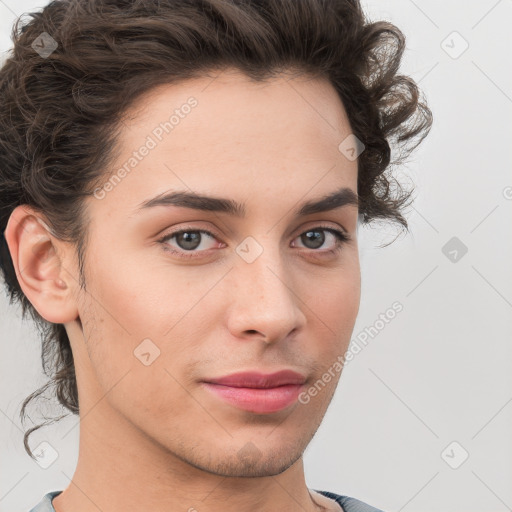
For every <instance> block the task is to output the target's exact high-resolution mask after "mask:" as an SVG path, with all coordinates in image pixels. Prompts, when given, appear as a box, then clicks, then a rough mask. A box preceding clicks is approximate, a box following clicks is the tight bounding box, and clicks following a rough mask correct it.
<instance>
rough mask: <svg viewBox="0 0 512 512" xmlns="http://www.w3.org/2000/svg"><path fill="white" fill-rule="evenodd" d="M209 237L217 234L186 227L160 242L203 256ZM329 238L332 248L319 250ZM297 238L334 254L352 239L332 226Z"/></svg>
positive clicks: (176, 251) (181, 252) (169, 248)
mask: <svg viewBox="0 0 512 512" xmlns="http://www.w3.org/2000/svg"><path fill="white" fill-rule="evenodd" d="M325 233H328V235H329V236H326V235H325ZM208 238H210V239H212V240H215V239H216V235H215V234H213V233H211V232H210V231H207V230H205V229H196V228H185V229H181V230H179V231H174V232H172V233H169V234H167V235H165V236H163V237H162V238H160V239H159V240H158V242H159V243H161V244H162V245H163V246H164V250H165V251H168V252H170V253H171V254H175V255H177V256H178V257H180V258H196V257H201V253H202V252H207V251H208V250H209V249H210V248H211V247H212V245H211V244H210V247H208V240H207V239H208ZM329 238H331V239H332V243H331V244H330V245H331V248H330V249H328V250H323V251H319V250H318V249H319V248H321V247H322V246H323V245H325V242H326V240H328V239H329ZM173 239H175V242H176V245H177V246H178V247H176V246H172V245H170V244H169V241H170V240H173ZM296 239H300V240H301V242H302V243H303V244H305V245H306V249H312V250H313V251H314V252H317V253H320V254H333V253H336V252H338V251H340V250H341V249H342V246H343V244H344V243H346V242H347V241H349V240H350V237H349V236H348V235H347V234H346V233H344V232H343V231H340V230H337V229H334V228H332V227H323V226H316V227H314V228H312V229H308V230H307V231H304V232H303V233H302V234H300V235H299V236H298V237H296ZM221 243H222V242H221ZM205 245H206V247H205ZM214 245H215V244H213V246H214ZM221 248H222V247H221ZM196 249H202V250H196ZM186 253H189V254H186Z"/></svg>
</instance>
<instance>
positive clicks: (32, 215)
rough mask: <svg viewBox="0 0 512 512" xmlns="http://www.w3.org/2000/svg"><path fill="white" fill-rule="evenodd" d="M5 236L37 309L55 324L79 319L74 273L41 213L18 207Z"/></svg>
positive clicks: (22, 281) (23, 284)
mask: <svg viewBox="0 0 512 512" xmlns="http://www.w3.org/2000/svg"><path fill="white" fill-rule="evenodd" d="M5 239H6V241H7V245H8V247H9V252H10V254H11V258H12V261H13V264H14V269H15V271H16V276H17V278H18V282H19V284H20V287H21V289H22V291H23V293H24V294H25V296H26V297H27V299H28V300H29V301H30V303H31V304H32V305H33V306H34V308H35V309H36V310H37V312H38V313H39V314H40V315H41V316H42V317H43V318H44V319H45V320H47V321H48V322H51V323H67V322H71V321H73V320H75V319H76V318H77V317H78V309H77V306H76V302H75V298H74V296H73V294H72V293H71V292H72V290H71V288H70V286H69V285H68V282H67V280H68V279H67V278H68V277H71V278H72V276H70V274H69V273H67V272H66V269H65V268H64V265H63V261H62V260H61V256H60V255H59V254H58V252H57V250H56V245H57V244H58V239H57V238H56V237H55V236H54V235H53V233H52V232H51V230H50V228H49V226H48V225H47V223H46V222H44V221H43V220H42V219H41V218H40V214H39V213H37V212H36V211H35V210H33V209H32V208H30V207H29V206H27V205H20V206H18V207H16V208H15V209H14V210H13V212H12V213H11V216H10V218H9V221H8V223H7V227H6V229H5ZM66 274H67V276H66Z"/></svg>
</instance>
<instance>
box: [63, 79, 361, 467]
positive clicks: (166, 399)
mask: <svg viewBox="0 0 512 512" xmlns="http://www.w3.org/2000/svg"><path fill="white" fill-rule="evenodd" d="M173 114H174V117H173V118H172V119H171V121H169V119H170V118H171V116H172V115H173ZM166 122H167V124H165V123H166ZM350 133H351V130H350V125H349V123H348V120H347V117H346V113H345V111H344V108H343V105H342V103H341V101H340V100H339V98H338V96H337V94H336V92H335V90H334V89H333V88H332V86H331V85H330V84H329V82H327V81H324V80H321V79H312V78H306V77H305V76H302V77H301V78H294V79H290V78H289V77H288V76H286V75H280V77H279V78H275V79H272V80H268V81H266V82H264V83H255V82H251V81H250V80H249V79H248V78H247V77H245V76H244V75H242V74H241V73H238V72H236V71H231V72H224V73H222V74H220V76H218V78H217V79H215V80H214V81H213V82H212V80H211V78H201V79H194V80H189V81H187V82H184V83H182V84H180V85H172V86H171V85H165V86H159V87H157V88H155V89H153V90H152V91H151V92H150V93H148V94H146V95H145V96H144V97H143V98H141V99H140V100H139V101H138V102H137V104H136V105H134V107H133V108H132V109H131V110H130V112H129V115H128V116H127V118H126V120H125V121H124V124H123V129H122V132H121V134H120V138H119V153H118V156H117V160H116V163H115V164H114V165H113V167H112V171H113V173H114V174H113V175H112V176H114V175H115V176H114V178H112V177H111V178H110V181H107V180H108V176H107V177H106V178H105V181H104V182H103V183H102V184H100V185H99V187H98V188H97V189H96V191H95V195H94V196H91V197H90V198H89V199H88V203H87V211H88V215H89V217H90V225H89V239H88V246H87V252H86V265H85V276H86V282H87V291H79V292H77V299H76V300H77V305H78V311H79V317H80V322H81V325H80V328H81V329H83V333H82V332H81V331H80V336H78V335H77V331H70V337H71V338H72V339H71V342H72V346H73V351H74V353H75V359H77V358H79V361H80V362H79V363H77V378H78V379H79V392H80V393H81V404H82V403H84V404H89V405H88V406H86V408H85V409H86V410H87V408H88V407H89V406H90V407H92V406H93V405H94V404H95V403H96V402H97V401H99V400H100V399H101V397H103V396H104V395H105V398H104V402H103V407H108V408H109V410H110V412H111V414H112V417H119V418H123V421H124V422H126V424H129V425H130V427H133V428H134V429H135V431H136V432H138V433H140V434H141V435H142V436H144V437H145V438H146V439H150V440H151V442H152V443H154V444H155V445H156V446H158V447H159V448H160V449H162V450H164V451H166V452H168V453H169V454H172V455H173V456H176V457H177V458H178V459H180V460H182V461H185V462H187V463H189V464H191V465H192V466H194V467H197V468H200V469H203V470H206V471H208V472H212V473H216V474H221V475H228V476H263V475H275V474H278V473H280V472H282V471H284V470H285V469H286V468H288V467H289V466H290V465H292V464H293V463H294V462H295V461H297V460H298V459H299V458H300V457H301V455H302V453H303V451H304V449H305V448H306V446H307V444H308V443H309V441H310V440H311V438H312V437H313V435H314V433H315V431H316V430H317V428H318V426H319V424H320V422H321V420H322V418H323V416H324V414H325V412H326V409H327V407H328V405H329V402H330V401H331V398H332V396H333V393H334V391H335V388H336V385H337V383H338V380H339V377H340V370H339V363H338V365H336V361H339V358H340V356H342V355H343V354H344V353H345V351H346V349H347V347H348V343H349V340H350V337H351V334H352V330H353V327H354V323H355V320H356V316H357V312H358V309H359V300H360V268H359V257H358V246H357V238H356V234H357V233H356V229H357V220H358V209H357V206H356V205H354V204H350V203H347V204H345V205H344V206H340V207H338V208H335V209H331V210H327V211H307V212H305V213H306V214H301V212H300V210H301V208H302V206H303V205H304V203H309V202H317V201H319V200H320V199H323V198H325V197H326V196H328V195H330V194H333V193H336V192H338V191H339V190H340V189H343V188H347V189H350V190H351V191H352V192H353V193H354V194H357V161H353V160H352V161H351V160H349V159H347V158H346V157H345V156H344V155H343V154H342V153H341V152H340V150H339V149H338V146H339V145H340V143H341V142H342V141H343V140H344V139H345V138H346V137H347V136H348V135H349V134H350ZM142 147H146V150H144V149H142ZM130 159H131V160H130ZM123 166H124V170H125V172H123V171H121V170H120V169H122V168H123ZM176 192H183V193H193V194H196V195H200V196H208V197H212V198H217V199H219V198H222V199H224V200H225V201H224V202H221V203H215V206H216V207H217V209H214V210H205V209H203V208H204V207H205V206H206V205H210V206H211V205H212V204H213V203H212V202H208V201H207V200H196V201H195V202H194V203H193V204H192V203H191V202H190V201H189V202H188V203H187V204H188V206H194V207H193V208H190V207H187V206H185V204H184V203H183V198H184V196H181V201H182V202H181V203H179V204H178V203H177V202H176V197H175V198H174V200H169V201H168V204H153V205H152V206H151V205H147V206H146V207H143V206H141V205H143V204H144V203H145V202H147V201H148V200H150V199H152V198H154V197H156V196H159V197H162V196H163V195H165V194H167V193H176ZM178 199H179V197H178ZM342 202H343V201H342ZM235 203H238V204H240V205H242V207H241V208H239V210H238V212H237V213H234V212H233V211H229V208H226V207H225V206H226V205H227V204H235ZM219 204H220V207H219ZM302 213H304V212H302ZM339 233H340V235H338V234H339ZM339 237H341V238H339ZM344 237H346V238H347V239H346V240H345V239H344ZM77 325H78V324H77ZM82 336H83V337H82ZM281 370H291V371H293V372H296V373H297V374H299V375H301V376H302V377H303V380H304V383H303V384H302V385H300V382H299V384H297V382H295V385H294V384H293V382H291V381H289V380H286V379H285V380H286V382H283V383H282V386H281V388H280V389H277V386H278V384H279V383H278V382H276V381H274V382H271V381H267V382H266V385H270V388H268V389H266V390H264V389H248V388H249V387H254V386H255V385H256V384H255V381H251V380H250V378H249V377H247V376H246V379H245V381H244V379H243V378H242V379H241V380H240V379H239V380H237V381H236V382H234V383H233V382H232V383H230V385H221V384H219V383H218V379H220V378H221V377H225V376H228V375H232V374H234V373H240V372H259V373H262V374H272V373H274V372H278V371H281ZM326 372H327V373H329V376H330V378H326V377H325V375H326ZM319 380H320V381H321V385H320V386H319V385H318V381H319ZM213 381H217V383H214V382H213ZM263 382H264V379H263V380H262V381H260V385H261V384H262V383H263ZM315 383H317V386H316V388H315ZM312 387H313V388H315V389H316V392H315V391H313V392H310V390H311V389H312ZM272 388H273V389H272ZM90 414H91V415H94V410H92V411H91V413H90Z"/></svg>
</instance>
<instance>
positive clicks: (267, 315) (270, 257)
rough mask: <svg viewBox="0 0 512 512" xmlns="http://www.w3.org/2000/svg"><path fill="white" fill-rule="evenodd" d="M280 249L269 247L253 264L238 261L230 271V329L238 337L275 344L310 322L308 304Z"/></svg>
mask: <svg viewBox="0 0 512 512" xmlns="http://www.w3.org/2000/svg"><path fill="white" fill-rule="evenodd" d="M286 267H287V265H286V264H285V262H283V261H282V258H281V256H280V255H279V250H278V249H276V250H275V251H274V250H272V251H270V250H265V251H263V253H262V254H261V255H260V256H259V257H258V258H256V260H254V261H253V262H252V263H247V262H246V261H244V260H242V259H241V260H240V261H237V262H236V264H235V267H234V268H233V270H232V271H231V272H230V273H229V283H228V286H229V287H230V288H229V289H230V290H231V302H230V306H229V309H228V328H229V330H230V332H231V334H232V335H233V336H234V337H237V338H246V339H248V338H253V337H257V338H263V339H264V341H265V342H266V343H268V344H269V343H275V342H277V341H279V340H282V339H285V338H287V337H289V336H290V335H291V334H292V333H295V332H296V331H299V330H300V329H301V328H302V327H303V326H304V325H305V323H306V316H305V314H304V312H303V309H302V308H303V307H305V306H304V303H303V301H301V299H300V296H299V295H298V293H297V291H296V290H294V283H293V276H292V275H291V272H290V271H289V265H288V269H287V268H286Z"/></svg>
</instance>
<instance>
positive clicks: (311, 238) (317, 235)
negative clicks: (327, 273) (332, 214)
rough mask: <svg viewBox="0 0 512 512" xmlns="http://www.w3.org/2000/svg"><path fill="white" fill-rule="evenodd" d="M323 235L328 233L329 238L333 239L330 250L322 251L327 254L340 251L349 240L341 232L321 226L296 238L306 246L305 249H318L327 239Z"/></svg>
mask: <svg viewBox="0 0 512 512" xmlns="http://www.w3.org/2000/svg"><path fill="white" fill-rule="evenodd" d="M325 233H328V234H329V235H330V238H331V239H334V243H333V244H331V249H330V250H327V251H322V252H325V253H328V254H332V253H335V252H338V251H340V250H341V248H342V246H343V244H344V243H345V242H348V241H349V240H350V237H349V236H348V235H347V234H346V233H344V232H343V231H340V230H338V229H334V228H330V227H323V226H316V227H314V228H312V229H308V230H307V231H305V232H304V233H302V234H301V235H299V236H298V237H297V238H299V239H300V240H301V242H302V243H305V244H306V248H307V249H318V248H319V247H321V246H323V245H324V244H325V241H326V238H329V237H326V235H325Z"/></svg>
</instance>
